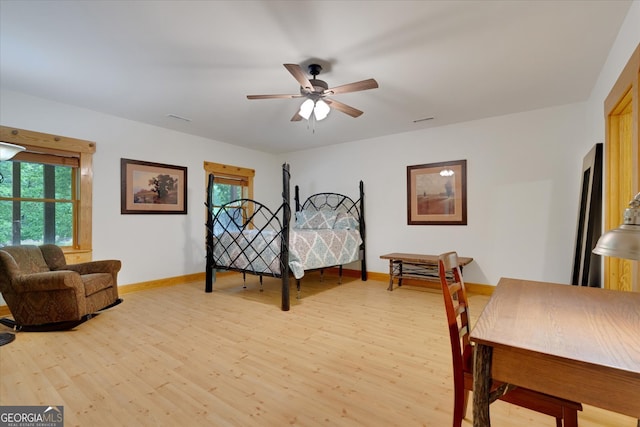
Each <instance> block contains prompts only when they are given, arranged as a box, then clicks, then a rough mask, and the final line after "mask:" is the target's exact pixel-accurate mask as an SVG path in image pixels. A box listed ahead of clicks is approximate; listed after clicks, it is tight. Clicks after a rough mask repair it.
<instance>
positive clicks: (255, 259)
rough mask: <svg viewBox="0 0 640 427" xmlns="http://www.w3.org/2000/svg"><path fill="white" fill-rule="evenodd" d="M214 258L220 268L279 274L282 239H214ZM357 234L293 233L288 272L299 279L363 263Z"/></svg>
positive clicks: (246, 235)
mask: <svg viewBox="0 0 640 427" xmlns="http://www.w3.org/2000/svg"><path fill="white" fill-rule="evenodd" d="M214 240H215V242H214V252H213V258H214V260H215V264H216V266H217V267H218V268H223V267H232V268H238V269H243V270H250V271H253V272H256V273H267V274H269V273H276V274H280V260H279V254H280V237H279V236H278V233H277V232H275V231H268V230H263V231H261V232H258V231H256V230H245V231H243V232H242V233H240V232H224V233H221V234H218V235H214ZM361 243H362V239H361V237H360V232H359V231H358V230H344V229H319V230H310V229H295V228H294V229H292V230H291V232H290V234H289V268H290V269H291V271H292V273H293V275H294V277H295V278H296V279H300V278H302V277H303V276H304V272H305V270H312V269H317V268H324V267H332V266H337V265H343V264H348V263H350V262H353V261H357V260H359V259H360V244H361Z"/></svg>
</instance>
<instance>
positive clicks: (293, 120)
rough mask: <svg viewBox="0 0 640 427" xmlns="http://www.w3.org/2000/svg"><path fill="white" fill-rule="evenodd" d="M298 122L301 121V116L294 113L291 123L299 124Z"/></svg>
mask: <svg viewBox="0 0 640 427" xmlns="http://www.w3.org/2000/svg"><path fill="white" fill-rule="evenodd" d="M300 120H302V116H301V115H300V114H298V112H297V111H296V113H295V114H294V115H293V117H291V121H292V122H299V121H300Z"/></svg>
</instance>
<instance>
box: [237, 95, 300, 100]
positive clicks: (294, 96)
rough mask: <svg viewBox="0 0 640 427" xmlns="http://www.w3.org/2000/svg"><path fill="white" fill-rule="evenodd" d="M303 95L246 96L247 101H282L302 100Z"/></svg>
mask: <svg viewBox="0 0 640 427" xmlns="http://www.w3.org/2000/svg"><path fill="white" fill-rule="evenodd" d="M302 97H303V95H300V94H297V95H247V99H283V98H287V99H289V98H302Z"/></svg>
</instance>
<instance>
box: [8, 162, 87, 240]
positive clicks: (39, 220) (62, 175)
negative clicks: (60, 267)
mask: <svg viewBox="0 0 640 427" xmlns="http://www.w3.org/2000/svg"><path fill="white" fill-rule="evenodd" d="M0 172H1V173H2V176H3V177H4V182H2V183H0V245H12V244H36V245H37V244H43V243H54V244H57V245H60V246H71V245H72V244H73V228H74V222H73V219H74V215H73V209H74V200H73V197H72V189H73V186H72V181H73V179H74V175H75V174H74V173H73V168H71V167H67V166H52V165H42V164H38V163H28V162H20V163H17V162H10V161H4V162H0ZM14 172H15V173H14ZM14 175H16V176H17V177H18V179H19V184H20V185H19V186H15V185H14V178H15V177H14ZM14 192H15V194H14Z"/></svg>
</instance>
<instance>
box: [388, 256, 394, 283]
mask: <svg viewBox="0 0 640 427" xmlns="http://www.w3.org/2000/svg"><path fill="white" fill-rule="evenodd" d="M387 290H388V291H392V290H393V260H392V259H390V260H389V287H388V288H387Z"/></svg>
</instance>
